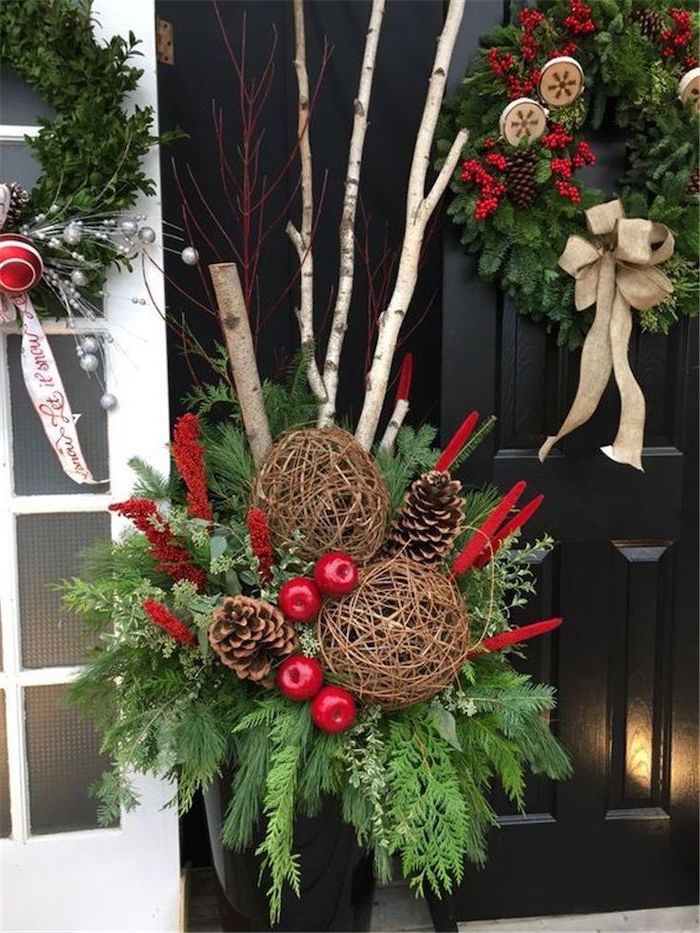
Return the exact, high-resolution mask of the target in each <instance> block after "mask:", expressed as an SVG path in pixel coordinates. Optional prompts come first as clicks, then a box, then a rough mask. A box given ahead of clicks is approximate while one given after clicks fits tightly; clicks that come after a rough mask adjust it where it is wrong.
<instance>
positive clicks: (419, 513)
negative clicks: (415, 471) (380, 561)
mask: <svg viewBox="0 0 700 933" xmlns="http://www.w3.org/2000/svg"><path fill="white" fill-rule="evenodd" d="M461 491H462V484H461V483H460V482H459V480H457V479H452V477H451V476H450V474H449V473H439V472H437V471H436V470H431V471H430V472H429V473H424V474H423V475H422V476H419V477H418V479H417V480H415V481H414V483H413V485H412V486H411V488H410V490H409V491H408V492H407V493H406V496H405V498H404V501H403V505H402V506H401V509H400V510H399V512H398V514H397V516H396V518H395V519H394V521H393V523H392V525H391V528H390V530H389V540H388V542H387V545H386V553H387V554H389V555H391V554H398V553H399V552H400V553H401V554H402V555H403V556H404V557H408V558H410V559H411V560H415V561H418V563H421V564H436V563H438V562H439V561H440V560H442V559H443V558H444V557H446V556H447V554H448V553H449V550H450V548H451V547H452V544H453V543H454V540H455V538H456V537H457V535H458V534H459V530H460V526H461V523H462V505H463V504H464V500H463V499H462V497H461V496H460V493H461Z"/></svg>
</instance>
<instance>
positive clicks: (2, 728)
mask: <svg viewBox="0 0 700 933" xmlns="http://www.w3.org/2000/svg"><path fill="white" fill-rule="evenodd" d="M11 832H12V824H11V821H10V777H9V774H8V771H7V719H6V718H5V691H4V690H0V836H2V837H5V836H9V835H10V833H11Z"/></svg>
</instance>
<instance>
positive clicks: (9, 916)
mask: <svg viewBox="0 0 700 933" xmlns="http://www.w3.org/2000/svg"><path fill="white" fill-rule="evenodd" d="M95 8H96V9H95V13H96V16H97V20H98V22H99V24H100V27H101V31H102V32H103V33H104V35H105V36H110V35H113V34H116V33H121V34H122V35H127V34H128V32H129V30H133V32H134V33H135V34H136V36H137V37H138V38H140V39H141V40H142V45H141V46H140V51H141V52H142V53H143V57H142V58H139V59H137V60H136V63H137V64H138V66H139V67H142V68H144V75H143V77H142V79H141V82H140V85H139V88H138V91H137V92H136V93H135V94H134V96H133V100H134V102H135V103H138V104H139V105H141V106H145V105H150V106H152V107H154V108H155V109H156V114H157V81H156V58H155V9H154V0H97V2H96V3H95ZM33 129H34V130H35V128H32V127H25V126H17V127H8V126H7V125H5V126H2V127H0V137H2V139H4V140H17V139H19V140H21V138H22V136H23V134H24V133H26V132H30V133H31V132H32V130H33ZM145 170H146V174H147V175H148V176H150V177H151V178H153V179H154V181H155V183H156V188H157V192H158V193H157V195H156V197H155V198H152V199H149V200H148V201H147V202H146V201H143V202H142V203H141V204H140V205H138V206H137V210H139V211H140V212H142V213H147V214H148V223H149V224H150V225H151V226H152V227H154V228H155V229H156V230H158V231H159V230H160V229H161V219H162V217H161V202H160V168H159V156H158V151H157V150H155V149H154V150H153V151H152V152H151V153H150V154H149V156H148V158H147V160H146V164H145ZM153 255H154V258H155V259H156V261H157V262H158V264H159V265H161V266H162V254H161V251H160V250H159V249H158V248H155V249H154V250H153ZM149 287H150V291H151V293H152V294H153V296H154V299H155V301H156V302H157V303H158V306H159V309H160V310H162V309H164V307H165V299H164V289H163V281H162V276H160V275H156V274H150V273H149ZM105 291H106V294H105V299H104V307H105V327H106V328H107V329H108V331H109V333H110V334H111V335H112V337H113V342H111V343H108V344H106V347H105V355H106V366H105V378H106V388H107V390H108V391H111V392H114V394H115V395H116V396H117V398H118V402H119V404H118V407H117V409H116V410H115V411H113V412H111V413H110V414H109V416H108V441H109V470H110V480H111V492H110V494H109V495H100V494H98V495H93V494H90V493H87V494H83V493H77V494H69V495H41V496H39V495H37V496H15V495H14V494H13V491H12V438H11V419H10V403H9V386H8V373H7V358H6V340H5V336H6V335H7V334H8V333H13V332H16V331H14V330H13V327H12V325H5V326H4V327H3V328H2V330H3V331H4V333H0V541H2V551H3V553H2V557H1V558H0V600H1V606H2V634H3V652H4V671H3V672H2V673H0V687H2V688H3V689H4V691H5V696H6V709H7V731H8V754H9V772H10V796H11V816H12V836H11V838H10V839H3V840H0V861H1V869H2V874H1V879H2V889H1V891H0V929H2V930H3V931H7V933H10V931H25V930H27V931H29V930H34V931H38V930H42V931H51V933H58V931H71V933H73V931H78V930H85V931H87V930H90V931H97V930H100V931H107V930H114V931H117V930H118V931H125V930H144V931H145V930H149V931H174V930H177V929H178V927H179V920H178V908H179V874H180V869H179V846H178V824H177V815H176V812H175V810H174V809H173V808H172V807H170V808H167V809H163V806H164V804H165V803H166V802H167V801H168V800H169V799H170V798H171V797H172V795H173V788H172V787H169V786H166V785H165V784H164V783H163V782H160V781H157V780H155V779H152V778H143V777H138V778H137V779H136V781H135V786H136V789H137V792H138V793H139V795H140V800H141V806H139V807H137V808H136V809H135V810H133V811H132V812H130V813H122V817H121V822H120V826H119V827H118V828H115V829H91V830H83V831H78V832H62V833H55V834H46V835H38V836H32V835H31V831H30V820H29V794H28V784H27V781H28V775H27V764H26V736H25V728H24V707H23V690H24V688H25V687H28V686H35V685H45V684H57V683H59V684H60V683H68V682H70V681H71V680H72V679H73V678H74V676H75V675H76V672H77V671H78V670H79V668H75V667H47V668H38V669H37V668H35V669H32V670H22V666H21V646H20V625H19V617H18V581H17V547H16V535H15V517H16V516H17V515H22V514H29V513H44V514H51V513H62V512H103V511H104V510H105V509H106V507H107V505H108V504H109V503H110V502H112V501H120V500H121V499H125V498H128V496H129V494H130V490H131V486H132V483H133V474H132V473H131V471H130V470H129V469H128V467H127V466H126V463H127V460H128V459H129V457H131V456H132V455H133V454H136V453H138V454H139V456H142V457H144V458H145V459H147V460H148V461H150V462H151V463H153V464H154V465H155V466H157V467H159V468H161V469H164V470H167V468H168V454H167V448H166V445H167V442H168V434H169V419H168V395H167V358H166V334H165V324H164V322H163V320H162V318H161V316H160V314H159V313H157V312H156V311H155V310H154V308H153V307H152V306H151V304H150V301H149V299H148V294H147V292H146V289H145V287H144V283H143V280H142V278H141V274H140V272H139V271H135V272H134V273H133V274H132V275H128V274H126V273H120V274H117V275H112V276H110V278H109V280H108V283H107V285H106V289H105ZM141 298H144V299H145V300H146V304H145V305H142V304H140V303H139V300H140V299H141ZM133 299H136V302H134V300H133ZM78 329H84V330H86V331H89V332H91V333H94V332H95V331H96V327H95V324H93V323H91V322H89V321H83V322H78ZM46 330H47V332H48V333H50V334H61V333H73V332H74V331H70V330H67V329H66V328H65V325H64V324H63V323H61V322H54V323H51V324H49V325H47V327H46ZM45 455H46V456H47V457H51V456H53V454H52V452H51V450H50V448H49V446H48V443H47V445H46V451H45ZM121 522H122V520H121V519H119V518H118V517H116V516H115V517H113V519H112V527H113V530H114V531H115V532H116V531H117V530H118V528H119V527H120V526H121Z"/></svg>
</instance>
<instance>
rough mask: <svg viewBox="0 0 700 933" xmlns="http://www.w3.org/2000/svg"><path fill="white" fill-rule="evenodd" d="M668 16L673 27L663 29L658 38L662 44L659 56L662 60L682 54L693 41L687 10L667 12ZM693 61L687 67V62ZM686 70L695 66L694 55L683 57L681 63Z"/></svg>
mask: <svg viewBox="0 0 700 933" xmlns="http://www.w3.org/2000/svg"><path fill="white" fill-rule="evenodd" d="M668 15H669V16H670V17H671V19H672V20H673V26H669V27H668V28H667V29H664V30H663V31H662V33H661V35H660V36H659V40H660V41H661V43H662V48H661V54H662V55H663V57H664V58H673V57H674V56H680V55H682V54H684V50H685V49H686V48H687V47H688V46H689V45H690V43H691V42H692V41H693V35H692V19H691V16H690V12H689V11H688V10H676V9H673V10H669V11H668ZM689 60H693V61H694V62H695V64H694V65H689V64H688V61H689ZM683 64H684V66H685V67H686V68H687V69H690V68H695V67H696V66H697V58H695V56H694V55H687V56H685V60H684V62H683Z"/></svg>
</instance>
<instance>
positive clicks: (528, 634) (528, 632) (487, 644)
mask: <svg viewBox="0 0 700 933" xmlns="http://www.w3.org/2000/svg"><path fill="white" fill-rule="evenodd" d="M563 621H564V620H563V619H562V618H561V617H560V616H557V617H556V618H554V619H544V620H543V621H542V622H533V624H532V625H523V627H522V628H516V629H513V631H512V632H501V634H500V635H494V636H493V638H487V639H486V641H482V643H481V644H480V645H479V647H478V648H475V649H474V650H473V651H470V652H469V654H468V655H467V657H468V658H476V657H478V656H479V655H480V654H482V653H484V652H489V651H502V650H503V648H507V647H508V645H517V644H519V643H520V642H521V641H528V640H529V639H530V638H537V636H538V635H544V634H545V633H546V632H551V631H552V629H555V628H558V627H559V626H560V625H561V624H562V622H563Z"/></svg>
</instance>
